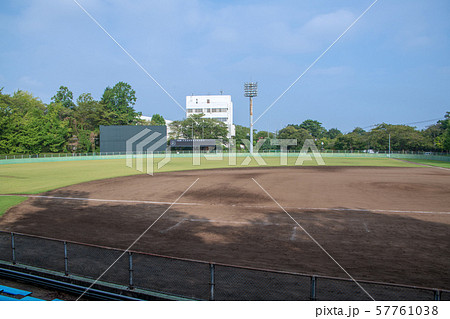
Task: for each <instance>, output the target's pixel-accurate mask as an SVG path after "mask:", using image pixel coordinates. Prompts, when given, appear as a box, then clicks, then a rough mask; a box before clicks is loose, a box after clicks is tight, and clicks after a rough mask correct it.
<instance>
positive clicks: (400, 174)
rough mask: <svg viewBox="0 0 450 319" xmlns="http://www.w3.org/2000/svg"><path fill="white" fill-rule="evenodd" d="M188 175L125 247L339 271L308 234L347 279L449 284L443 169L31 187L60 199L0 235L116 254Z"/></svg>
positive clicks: (25, 214) (19, 209) (38, 204)
mask: <svg viewBox="0 0 450 319" xmlns="http://www.w3.org/2000/svg"><path fill="white" fill-rule="evenodd" d="M197 178H199V180H198V181H197V182H196V183H195V184H194V185H193V186H192V188H191V189H189V191H187V192H186V194H184V196H183V197H182V198H181V199H180V200H179V201H178V202H177V203H176V204H175V205H173V206H172V207H171V208H170V209H169V210H168V211H167V212H166V213H165V214H164V216H162V217H161V219H159V220H158V221H157V222H156V223H155V225H154V226H153V227H152V228H151V229H150V230H149V231H148V232H147V233H146V234H145V235H144V236H143V237H142V239H141V240H140V241H138V242H137V243H136V245H135V246H133V248H132V250H135V251H143V252H149V253H155V254H162V255H167V256H175V257H183V258H191V259H197V260H205V261H213V262H220V263H226V264H234V265H242V266H250V267H260V268H266V269H275V270H286V271H293V272H299V273H308V274H319V275H327V276H335V277H343V278H348V277H347V275H346V274H345V273H344V272H343V271H342V270H341V269H340V267H339V266H338V265H337V264H336V263H335V262H333V260H332V259H331V258H330V257H329V256H328V255H327V254H326V253H325V252H324V251H322V250H321V249H320V248H319V246H318V245H317V243H315V242H314V241H313V240H312V239H311V237H313V238H314V239H315V240H316V241H317V242H318V243H320V245H322V247H323V248H324V249H325V250H326V251H327V252H328V253H329V254H330V255H331V256H332V257H333V258H334V259H335V260H336V261H337V262H338V263H339V264H340V265H341V266H342V267H343V268H345V270H346V271H347V272H348V273H350V274H351V275H352V276H353V277H354V278H355V279H361V280H362V279H365V280H373V281H382V282H391V283H399V284H407V285H418V286H425V287H433V288H444V289H445V288H446V289H448V288H449V287H450V257H449V252H450V209H449V207H450V171H446V170H442V169H434V168H387V167H384V168H381V167H329V166H327V167H286V168H248V169H243V168H239V169H219V170H204V171H187V172H171V173H159V174H155V175H154V176H149V175H138V176H129V177H120V178H113V179H107V180H100V181H93V182H88V183H83V184H78V185H73V186H69V187H64V188H61V189H58V190H54V191H50V192H47V193H44V194H41V195H44V196H53V197H63V198H60V199H56V198H30V199H29V200H27V201H26V202H24V203H22V204H20V205H19V206H16V207H14V208H12V209H10V210H9V211H8V212H7V213H6V214H5V215H4V216H3V218H1V219H0V230H6V231H15V232H20V233H25V234H32V235H39V236H45V237H50V238H57V239H64V240H70V241H76V242H82V243H90V244H96V245H103V246H109V247H115V248H121V249H125V248H127V247H128V246H129V245H130V244H131V243H132V242H133V241H134V240H135V239H136V238H137V237H138V236H139V235H140V234H141V233H142V232H144V231H145V230H146V229H147V228H148V227H149V226H150V225H151V224H152V223H153V222H154V221H155V220H156V219H157V218H158V217H159V216H160V215H161V214H162V213H164V211H165V210H166V209H167V208H168V207H169V205H170V203H172V202H173V201H174V200H175V199H176V198H177V197H179V196H180V195H181V194H182V193H183V191H185V190H186V189H187V188H188V187H189V186H190V185H191V184H192V183H193V182H194V181H195V180H196V179H197ZM253 179H254V180H256V181H257V182H258V183H259V184H260V185H261V186H262V187H263V188H264V189H265V190H266V191H267V192H268V193H269V194H270V195H271V196H272V197H273V198H274V199H275V200H276V201H277V202H278V203H279V204H280V205H281V206H282V207H283V208H284V209H285V210H286V211H287V212H288V213H289V214H290V215H291V216H292V217H293V218H294V219H295V220H296V221H297V222H298V224H299V225H300V227H299V226H298V225H297V224H296V223H295V222H294V221H293V220H292V219H291V218H290V217H289V216H288V215H287V214H286V213H285V212H284V211H283V210H282V209H281V208H280V207H279V206H278V205H277V204H276V203H275V202H274V201H273V200H272V199H271V198H270V197H269V196H268V195H267V194H266V193H265V192H264V191H263V190H262V189H261V188H260V187H259V186H258V185H257V183H255V181H254V180H253ZM69 198H71V199H69ZM74 198H78V199H74ZM79 199H91V200H79ZM92 199H100V201H97V200H92ZM142 201H144V202H142ZM302 228H303V229H302ZM308 234H309V235H308ZM310 236H311V237H310Z"/></svg>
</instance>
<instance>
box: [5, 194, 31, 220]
mask: <svg viewBox="0 0 450 319" xmlns="http://www.w3.org/2000/svg"><path fill="white" fill-rule="evenodd" d="M25 200H27V198H26V197H22V196H0V217H1V216H2V215H3V214H4V213H6V211H7V210H8V209H10V208H11V207H13V206H16V205H19V204H20V203H22V202H23V201H25Z"/></svg>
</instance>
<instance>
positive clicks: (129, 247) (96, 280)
mask: <svg viewBox="0 0 450 319" xmlns="http://www.w3.org/2000/svg"><path fill="white" fill-rule="evenodd" d="M199 179H200V178H197V179H196V180H195V181H194V182H193V183H192V184H191V185H190V186H189V187H188V188H187V189H186V190H185V191H184V192H183V193H182V194H181V195H180V196H178V198H177V199H176V200H175V201H174V202H173V203H172V204H170V206H169V207H167V209H166V210H165V211H164V212H163V213H162V214H161V215H159V217H158V218H157V219H156V220H155V221H154V222H153V223H152V224H151V225H150V226H148V227H147V229H146V230H145V231H144V232H143V233H142V234H140V235H139V237H138V238H136V240H135V241H134V242H133V243H132V244H131V245H130V246H128V248H127V249H126V250H125V251H124V252H123V253H122V254H121V255H120V256H119V258H117V259H116V260H115V261H114V262H113V263H112V264H111V265H110V266H109V267H108V268H107V269H106V270H105V271H104V272H103V273H102V274H101V275H100V276H99V277H98V278H97V279H95V281H94V282H93V283H92V284H91V285H90V286H89V287H88V288H86V290H85V291H84V292H83V293H82V294H81V295H80V296H79V297H78V298H77V300H76V301H78V300H80V298H81V297H83V296H84V294H85V293H86V292H87V291H88V290H89V289H91V288H92V286H94V285H95V284H96V283H97V282H98V281H99V280H100V278H102V277H103V276H104V275H105V274H106V273H107V272H108V270H110V269H111V267H112V266H114V265H115V264H116V263H117V261H119V259H120V258H122V257H123V255H125V254H126V253H127V252H128V251H129V250H130V249H131V247H133V246H134V245H135V244H136V243H137V242H138V241H139V240H140V239H141V238H142V237H143V236H144V235H145V234H146V233H147V232H148V231H149V230H150V228H152V227H153V225H155V224H156V222H157V221H158V220H159V219H160V218H161V217H163V216H164V214H165V213H167V211H168V210H169V209H170V208H171V207H172V206H173V205H174V204H175V203H176V202H177V201H178V200H179V199H180V198H181V197H183V195H184V194H186V192H187V191H188V190H189V189H190V188H191V187H192V186H194V184H195V183H197V181H198V180H199Z"/></svg>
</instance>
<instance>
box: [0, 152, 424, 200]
mask: <svg viewBox="0 0 450 319" xmlns="http://www.w3.org/2000/svg"><path fill="white" fill-rule="evenodd" d="M159 160H160V159H155V163H154V167H155V168H154V172H155V173H157V172H168V171H182V170H193V169H213V168H226V167H255V166H259V165H258V163H256V161H255V160H253V159H252V161H251V162H250V163H249V165H248V166H243V165H241V164H242V161H243V160H244V157H238V158H237V165H235V166H230V165H229V162H228V158H226V157H225V158H224V159H222V160H220V161H215V160H206V159H205V158H204V157H202V158H201V165H199V166H194V165H193V164H192V158H190V157H184V158H179V157H178V158H172V160H171V161H170V162H169V163H168V164H167V165H165V166H163V167H162V168H161V169H160V170H158V169H157V168H156V163H157V162H158V161H159ZM295 160H296V158H295V157H289V158H288V165H290V166H291V165H294V163H295ZM264 161H265V162H266V163H267V166H279V165H280V159H279V158H278V157H264ZM324 161H325V163H326V165H330V166H393V167H415V166H417V165H415V164H411V163H406V162H402V161H396V160H393V159H387V158H324ZM303 165H305V166H311V165H317V163H316V161H315V160H309V161H305V162H304V164H303ZM144 166H145V163H144ZM136 174H142V173H141V172H139V171H137V170H135V169H133V168H129V167H127V166H126V165H125V159H111V160H92V161H86V160H83V161H67V162H66V161H64V162H41V163H26V164H6V165H0V194H37V193H42V192H45V191H48V190H52V189H56V188H60V187H64V186H69V185H73V184H78V183H82V182H87V181H92V180H98V179H105V178H112V177H119V176H127V175H136Z"/></svg>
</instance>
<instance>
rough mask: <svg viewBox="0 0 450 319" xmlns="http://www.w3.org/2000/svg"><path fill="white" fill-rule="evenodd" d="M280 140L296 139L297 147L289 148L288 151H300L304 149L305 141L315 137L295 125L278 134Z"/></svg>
mask: <svg viewBox="0 0 450 319" xmlns="http://www.w3.org/2000/svg"><path fill="white" fill-rule="evenodd" d="M278 138H282V139H296V140H297V145H295V146H288V149H292V150H299V149H301V148H302V147H303V144H304V143H305V140H307V139H313V136H311V134H309V132H308V131H307V130H305V129H303V128H298V126H297V128H296V127H295V126H294V125H288V126H286V127H285V128H283V129H281V130H280V131H279V132H278Z"/></svg>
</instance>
